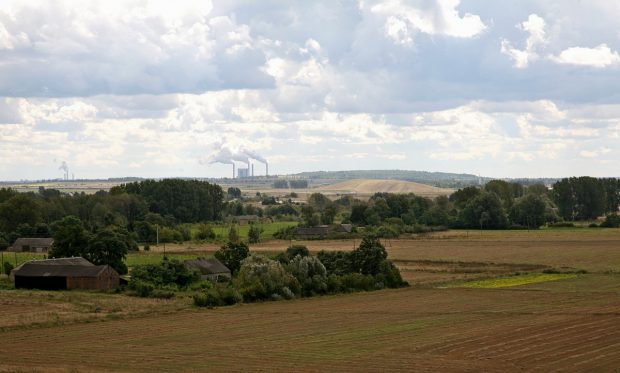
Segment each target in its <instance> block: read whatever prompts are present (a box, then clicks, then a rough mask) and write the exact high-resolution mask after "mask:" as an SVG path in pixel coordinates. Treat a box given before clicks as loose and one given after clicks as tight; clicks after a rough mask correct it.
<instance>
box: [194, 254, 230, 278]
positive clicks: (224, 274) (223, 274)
mask: <svg viewBox="0 0 620 373" xmlns="http://www.w3.org/2000/svg"><path fill="white" fill-rule="evenodd" d="M184 264H185V266H186V267H187V268H189V269H194V270H197V271H198V272H199V273H200V277H201V278H202V279H204V280H210V281H219V280H220V279H222V278H231V274H230V269H228V267H226V266H225V265H224V264H223V263H222V262H220V261H219V260H217V259H216V258H208V259H207V258H198V259H190V260H186V261H185V262H184Z"/></svg>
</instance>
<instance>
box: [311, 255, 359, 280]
mask: <svg viewBox="0 0 620 373" xmlns="http://www.w3.org/2000/svg"><path fill="white" fill-rule="evenodd" d="M317 258H319V260H320V261H321V263H323V265H324V266H325V269H326V270H327V273H328V274H334V275H344V274H346V273H351V272H353V270H354V269H353V263H352V258H351V253H350V252H347V251H324V250H322V251H319V252H318V253H317Z"/></svg>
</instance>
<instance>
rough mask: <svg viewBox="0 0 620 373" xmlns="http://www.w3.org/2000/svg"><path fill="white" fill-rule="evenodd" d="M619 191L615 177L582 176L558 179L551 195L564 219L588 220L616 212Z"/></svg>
mask: <svg viewBox="0 0 620 373" xmlns="http://www.w3.org/2000/svg"><path fill="white" fill-rule="evenodd" d="M619 192H620V185H619V183H618V180H616V179H596V178H592V177H586V176H584V177H571V178H568V179H562V180H560V181H558V182H557V183H555V184H554V185H553V192H552V193H551V195H552V197H553V200H554V202H555V203H556V205H557V206H558V209H559V213H560V216H561V217H562V218H563V219H564V220H590V219H596V218H597V217H599V216H601V215H603V214H604V213H606V212H607V213H609V212H616V211H617V210H618V202H619V199H620V196H619Z"/></svg>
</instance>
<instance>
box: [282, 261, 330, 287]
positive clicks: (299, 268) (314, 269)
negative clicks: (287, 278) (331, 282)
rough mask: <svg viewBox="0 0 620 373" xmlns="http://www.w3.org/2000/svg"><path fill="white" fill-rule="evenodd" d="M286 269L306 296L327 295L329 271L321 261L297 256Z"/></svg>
mask: <svg viewBox="0 0 620 373" xmlns="http://www.w3.org/2000/svg"><path fill="white" fill-rule="evenodd" d="M286 269H287V270H288V271H289V273H291V274H292V275H293V276H294V277H295V278H296V279H297V281H298V282H299V284H300V286H301V292H302V295H304V296H312V295H314V294H325V293H327V290H328V286H327V270H326V269H325V266H324V265H323V263H321V261H320V260H319V259H318V258H316V257H312V256H305V257H302V256H301V255H297V256H295V257H294V258H293V259H292V260H291V261H290V263H289V264H288V265H287V266H286Z"/></svg>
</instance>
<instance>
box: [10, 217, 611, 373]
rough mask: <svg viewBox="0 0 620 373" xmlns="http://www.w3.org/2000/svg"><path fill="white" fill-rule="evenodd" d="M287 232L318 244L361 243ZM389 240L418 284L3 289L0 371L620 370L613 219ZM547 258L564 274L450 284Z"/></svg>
mask: <svg viewBox="0 0 620 373" xmlns="http://www.w3.org/2000/svg"><path fill="white" fill-rule="evenodd" d="M290 243H291V242H290V241H270V242H266V243H261V244H258V245H252V246H251V250H252V251H255V252H256V251H259V252H266V253H272V252H276V251H281V250H283V249H284V248H286V247H287V246H288V245H289V244H290ZM293 243H297V244H305V245H307V246H308V247H309V248H310V249H311V250H312V251H314V252H316V251H319V250H323V249H325V250H329V249H332V250H333V249H341V250H350V249H353V247H354V246H355V244H359V240H356V241H354V240H339V241H336V240H333V241H297V242H293ZM384 243H385V245H386V247H387V250H388V252H389V255H390V258H391V259H392V260H394V261H395V263H396V264H397V265H398V266H399V268H400V269H401V270H402V273H403V275H404V277H405V278H406V279H408V280H409V281H411V282H412V284H413V285H414V286H412V287H409V288H405V289H399V290H382V291H376V292H369V293H355V294H347V295H338V296H325V297H315V298H306V299H298V300H294V301H280V302H265V303H258V304H240V305H236V306H232V307H223V308H217V309H197V308H195V307H193V306H192V305H191V300H189V299H187V298H180V299H173V300H150V299H146V300H145V299H138V298H132V297H128V296H123V295H115V294H100V293H90V292H75V291H71V292H31V291H16V290H0V309H2V316H0V340H2V341H5V343H3V346H2V348H0V372H74V371H89V372H110V371H114V372H144V371H153V372H158V371H161V372H167V371H175V372H191V371H209V372H229V371H238V372H246V371H265V372H267V371H269V372H285V371H286V372H288V371H296V372H318V371H326V370H329V371H335V372H338V371H342V372H351V371H355V372H379V371H381V372H383V371H403V372H404V371H407V372H409V371H416V372H418V371H421V372H438V371H441V372H480V371H484V372H522V371H528V372H530V371H533V372H537V371H538V372H550V371H571V372H593V371H596V372H617V371H619V370H620V328H619V327H618V326H620V230H613V229H609V230H603V229H581V230H579V229H576V230H541V231H531V232H527V231H501V232H500V231H498V232H473V231H472V232H467V231H451V232H443V233H436V234H431V235H424V236H419V237H412V238H408V239H399V240H389V241H388V240H386V241H384ZM192 246H194V245H192ZM217 248H218V246H217V245H199V246H196V247H193V248H191V249H188V248H187V246H186V245H179V246H169V245H168V246H167V248H166V249H167V253H168V252H172V253H175V254H181V253H183V255H186V254H188V253H191V254H199V253H209V252H213V251H214V250H216V249H217ZM152 249H156V248H152ZM160 249H161V247H160ZM159 254H161V253H159ZM146 255H157V253H149V254H146ZM550 267H553V268H554V269H559V270H561V271H573V274H571V275H570V277H567V278H565V279H561V280H557V281H548V282H536V283H528V284H525V285H520V286H513V287H503V288H493V289H491V288H465V287H464V285H463V286H461V285H459V283H460V282H462V281H464V280H469V279H479V278H485V277H488V278H496V277H502V278H503V277H505V276H510V275H514V274H515V273H530V274H531V273H539V272H541V271H543V270H545V269H550ZM563 267H565V268H563ZM568 267H570V268H568ZM574 269H585V270H587V271H588V273H587V274H580V273H574ZM534 276H537V275H534ZM448 281H459V282H456V283H452V286H451V287H444V283H446V282H448ZM454 286H456V287H454Z"/></svg>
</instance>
